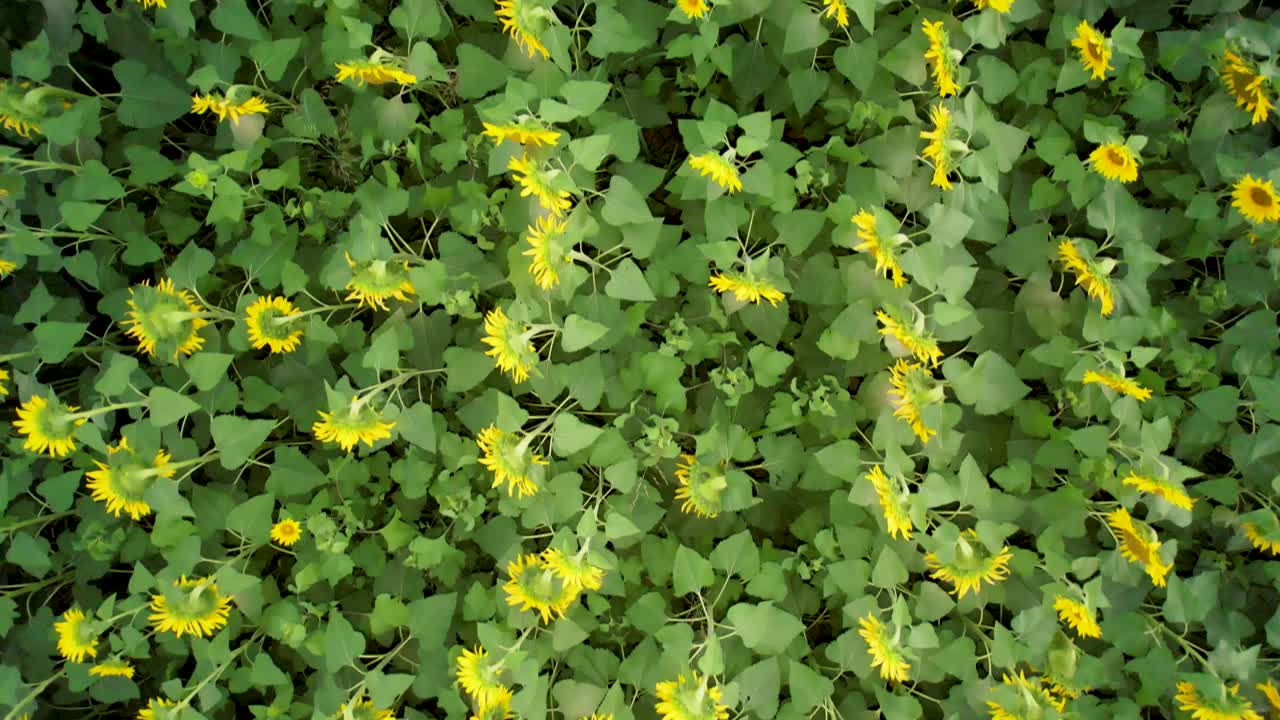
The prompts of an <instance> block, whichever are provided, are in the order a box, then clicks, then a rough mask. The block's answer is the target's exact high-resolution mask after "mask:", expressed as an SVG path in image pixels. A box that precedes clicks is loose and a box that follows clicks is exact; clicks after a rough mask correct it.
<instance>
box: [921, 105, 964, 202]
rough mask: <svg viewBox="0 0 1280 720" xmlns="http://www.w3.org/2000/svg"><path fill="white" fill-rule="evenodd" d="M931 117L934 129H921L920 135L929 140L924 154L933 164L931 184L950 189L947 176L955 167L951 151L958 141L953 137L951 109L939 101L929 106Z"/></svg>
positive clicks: (949, 181) (949, 180)
mask: <svg viewBox="0 0 1280 720" xmlns="http://www.w3.org/2000/svg"><path fill="white" fill-rule="evenodd" d="M929 119H930V120H931V121H932V122H933V129H932V130H924V131H921V133H920V137H922V138H924V139H925V140H928V141H929V144H928V145H926V146H925V148H924V152H923V155H924V158H925V160H927V161H929V163H930V164H932V165H933V180H932V181H931V182H930V184H931V185H933V186H934V187H936V188H940V189H942V190H950V189H951V187H952V185H951V179H950V178H949V177H947V176H948V175H949V174H950V172H951V170H952V169H953V168H954V167H955V162H954V160H953V159H952V157H951V152H952V147H953V145H954V144H955V142H956V141H954V140H952V137H951V135H952V127H951V111H950V110H948V109H947V108H946V107H945V106H943V105H942V103H938V104H936V105H933V106H931V107H930V108H929Z"/></svg>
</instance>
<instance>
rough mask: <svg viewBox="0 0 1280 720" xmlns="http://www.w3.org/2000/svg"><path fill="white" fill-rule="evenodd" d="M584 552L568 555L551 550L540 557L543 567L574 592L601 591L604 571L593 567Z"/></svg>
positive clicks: (545, 551) (543, 552) (544, 551)
mask: <svg viewBox="0 0 1280 720" xmlns="http://www.w3.org/2000/svg"><path fill="white" fill-rule="evenodd" d="M583 550H584V552H579V553H578V554H576V555H566V554H564V553H563V552H561V551H560V550H557V549H555V548H549V549H547V550H543V551H542V554H541V555H540V556H539V562H540V563H542V567H543V568H545V569H547V570H550V571H551V572H553V573H555V574H556V576H557V577H559V578H560V581H561V582H563V583H564V584H565V586H567V587H571V588H573V589H574V590H578V591H581V590H599V589H600V586H601V584H602V583H603V582H604V569H603V568H598V567H596V566H595V565H592V564H591V563H590V562H589V561H588V560H587V557H586V553H585V550H586V548H583Z"/></svg>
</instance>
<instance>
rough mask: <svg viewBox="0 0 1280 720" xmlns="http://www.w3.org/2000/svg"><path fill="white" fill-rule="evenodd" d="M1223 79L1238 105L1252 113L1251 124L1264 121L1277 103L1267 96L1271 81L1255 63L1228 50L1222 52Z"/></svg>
mask: <svg viewBox="0 0 1280 720" xmlns="http://www.w3.org/2000/svg"><path fill="white" fill-rule="evenodd" d="M1220 72H1221V75H1222V81H1223V82H1224V83H1226V85H1227V90H1229V91H1231V94H1232V95H1233V96H1234V97H1235V99H1236V106H1237V107H1242V108H1244V109H1245V110H1247V111H1249V112H1250V113H1252V120H1251V122H1250V124H1252V125H1257V124H1258V123H1260V122H1264V121H1265V120H1266V119H1267V116H1268V115H1270V114H1271V109H1272V108H1274V107H1275V103H1274V102H1272V100H1271V98H1269V97H1267V89H1268V88H1269V87H1270V86H1271V81H1270V80H1269V79H1267V78H1266V77H1265V76H1263V75H1261V74H1259V73H1258V70H1257V68H1256V67H1255V66H1254V64H1253V63H1251V62H1249V61H1247V60H1245V59H1244V58H1242V57H1240V56H1239V55H1237V54H1235V53H1233V52H1231V51H1230V50H1228V51H1227V52H1225V53H1223V54H1222V69H1221V71H1220Z"/></svg>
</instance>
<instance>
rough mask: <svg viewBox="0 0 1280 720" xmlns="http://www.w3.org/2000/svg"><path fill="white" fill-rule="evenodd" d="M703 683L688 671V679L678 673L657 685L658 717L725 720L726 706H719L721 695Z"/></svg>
mask: <svg viewBox="0 0 1280 720" xmlns="http://www.w3.org/2000/svg"><path fill="white" fill-rule="evenodd" d="M707 681H708V678H705V677H700V676H699V675H698V673H697V671H691V672H690V673H689V678H688V679H686V678H685V676H684V674H683V673H682V674H680V675H678V676H677V677H676V679H675V680H667V681H664V682H660V683H658V685H657V686H656V687H655V688H654V694H656V695H657V696H658V704H657V705H656V706H655V709H656V710H657V711H658V715H660V716H661V717H662V720H728V718H729V706H728V705H725V704H724V703H723V702H722V700H723V699H724V694H723V693H722V692H721V690H720V688H718V687H711V686H710V685H709V684H708V682H707Z"/></svg>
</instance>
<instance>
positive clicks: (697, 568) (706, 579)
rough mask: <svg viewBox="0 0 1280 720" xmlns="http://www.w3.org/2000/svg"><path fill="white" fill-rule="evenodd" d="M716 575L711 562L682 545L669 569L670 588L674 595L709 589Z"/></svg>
mask: <svg viewBox="0 0 1280 720" xmlns="http://www.w3.org/2000/svg"><path fill="white" fill-rule="evenodd" d="M715 579H716V573H715V571H714V570H712V569H711V561H710V560H708V559H706V558H705V557H703V556H702V555H701V554H700V553H699V552H698V551H696V550H692V549H690V548H688V547H685V546H684V545H681V546H680V547H679V548H677V549H676V557H675V564H674V565H673V566H672V569H671V580H672V587H673V588H674V589H675V593H676V595H687V594H689V593H692V592H698V591H699V590H701V589H703V588H705V587H709V586H710V585H711V583H713V582H715Z"/></svg>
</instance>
